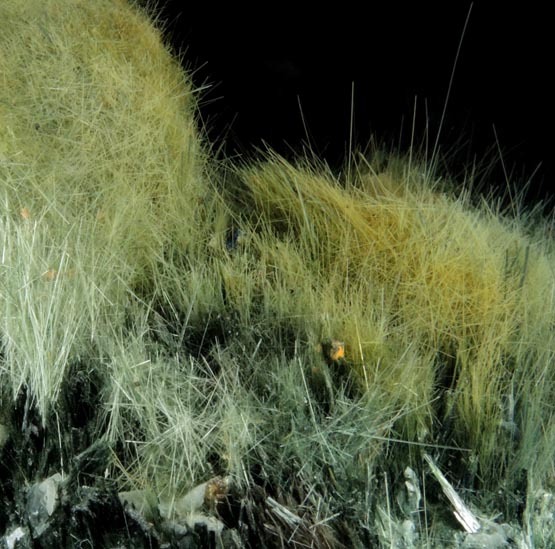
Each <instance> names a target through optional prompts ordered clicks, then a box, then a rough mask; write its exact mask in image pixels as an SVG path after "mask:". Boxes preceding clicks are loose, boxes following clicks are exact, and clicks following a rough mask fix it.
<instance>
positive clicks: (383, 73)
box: [159, 1, 553, 202]
mask: <svg viewBox="0 0 555 549" xmlns="http://www.w3.org/2000/svg"><path fill="white" fill-rule="evenodd" d="M307 6H308V5H307V4H303V3H299V4H297V6H296V7H288V6H287V5H286V4H272V3H269V4H265V3H260V5H259V6H258V7H252V8H246V7H245V8H244V9H241V8H240V7H239V8H238V7H237V6H233V7H232V8H231V7H228V8H225V9H222V8H220V7H219V6H217V5H213V4H210V5H208V4H207V5H205V7H200V8H199V7H198V6H196V7H195V8H194V9H191V6H190V5H188V4H186V3H184V2H177V1H166V2H161V5H160V6H159V8H161V9H162V12H161V18H162V20H163V21H164V24H165V26H166V29H167V33H168V34H167V35H168V37H169V39H170V41H171V43H172V44H173V46H174V48H175V49H176V50H178V51H180V52H181V53H183V55H184V63H185V65H186V67H187V68H188V69H189V70H191V69H192V70H193V80H194V83H195V85H196V86H199V87H200V86H208V88H206V89H205V90H204V91H203V92H202V94H201V116H202V119H203V121H204V123H205V125H206V127H207V129H208V131H209V135H210V137H211V138H212V140H214V141H216V142H217V143H219V144H220V145H221V144H222V143H223V145H222V146H223V148H224V150H225V152H226V154H228V155H229V154H237V155H245V154H250V153H251V152H252V150H253V148H254V147H262V146H263V144H268V145H269V146H271V147H272V148H273V149H275V150H277V151H278V152H280V153H282V154H285V155H288V156H291V155H292V151H296V152H300V151H302V146H303V142H305V143H306V142H307V131H306V129H305V125H306V128H307V130H308V135H309V138H308V139H309V141H310V144H311V146H312V148H313V149H314V150H315V151H317V154H318V155H319V157H321V158H322V159H324V160H325V161H326V162H328V163H329V164H330V165H331V166H332V167H334V168H339V167H340V165H341V162H342V161H343V160H344V158H345V156H346V153H347V151H348V148H349V137H350V127H351V124H350V118H351V104H353V106H354V109H353V111H354V132H353V136H354V142H355V143H356V144H357V145H358V146H359V147H364V146H365V145H366V143H368V141H369V139H370V136H372V135H373V136H375V137H376V138H377V139H378V140H379V141H385V142H387V143H388V144H394V145H400V146H401V148H402V149H405V150H406V148H407V147H408V146H409V144H410V139H411V128H412V126H413V118H414V120H415V140H416V142H417V143H422V142H423V139H424V136H425V134H426V129H427V132H428V136H429V137H428V140H429V144H430V148H432V146H433V144H434V142H435V139H436V137H437V133H438V128H439V124H440V120H441V117H442V112H443V109H444V106H445V105H446V95H447V89H448V86H449V81H450V78H451V73H452V71H453V67H454V66H455V57H456V54H457V48H458V46H459V43H460V42H461V38H462V45H461V50H460V55H459V59H458V63H457V65H456V67H455V72H454V77H453V85H452V89H451V93H450V97H449V101H448V102H447V108H446V115H445V120H444V123H443V126H442V129H441V133H440V139H439V141H440V145H441V150H442V151H450V155H449V156H450V158H451V163H450V166H449V168H450V169H451V171H452V172H453V173H454V175H456V176H457V175H458V176H460V175H461V171H462V170H463V169H464V166H465V165H468V164H472V163H473V162H474V161H475V160H478V161H484V159H486V161H485V163H484V162H482V166H485V165H488V166H489V167H490V171H489V172H488V173H487V183H488V184H491V185H496V186H500V187H503V186H504V179H505V173H506V172H507V173H509V175H510V180H511V183H512V184H514V185H517V186H522V185H523V184H524V183H526V182H527V181H528V180H531V183H530V188H529V191H528V193H527V195H526V198H527V201H528V202H535V201H537V200H538V199H542V198H547V197H549V196H550V195H551V194H552V193H551V182H552V181H553V160H552V156H553V154H552V149H553V138H552V129H551V125H552V123H553V116H552V114H553V113H552V103H551V102H552V97H553V85H552V83H551V82H550V79H551V76H552V73H553V66H552V65H553V58H552V54H551V50H552V49H553V40H552V38H551V37H552V35H553V32H552V17H551V16H550V15H548V6H549V3H545V5H537V6H535V5H534V4H531V3H525V4H523V5H522V4H521V3H520V2H519V3H518V4H515V5H509V3H496V2H474V3H473V4H472V8H471V3H470V2H465V1H461V2H456V1H453V2H451V1H445V2H442V3H438V4H435V3H433V4H432V3H425V2H411V3H398V2H397V3H396V2H372V1H370V2H364V3H361V4H360V6H359V7H353V6H350V5H348V4H347V3H345V4H341V3H339V4H337V3H335V5H334V6H333V7H330V8H325V7H323V6H322V5H317V6H318V7H307ZM467 17H468V25H467V27H466V31H465V33H464V36H463V29H464V27H465V22H466V20H467ZM353 87H354V103H352V101H351V94H352V90H353ZM415 102H416V108H415ZM301 110H302V116H301ZM303 117H304V124H303ZM500 153H501V154H500ZM492 158H494V159H497V160H496V162H495V163H494V165H493V166H492V165H491V163H490V162H489V160H491V159H492ZM500 158H502V159H503V161H500Z"/></svg>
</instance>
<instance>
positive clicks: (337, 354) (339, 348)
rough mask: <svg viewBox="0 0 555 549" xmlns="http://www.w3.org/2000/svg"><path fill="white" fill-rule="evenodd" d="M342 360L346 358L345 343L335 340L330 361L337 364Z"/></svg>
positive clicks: (332, 344)
mask: <svg viewBox="0 0 555 549" xmlns="http://www.w3.org/2000/svg"><path fill="white" fill-rule="evenodd" d="M342 358H345V343H343V341H336V340H333V341H332V342H331V348H330V360H333V362H337V361H338V360H341V359H342Z"/></svg>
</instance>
